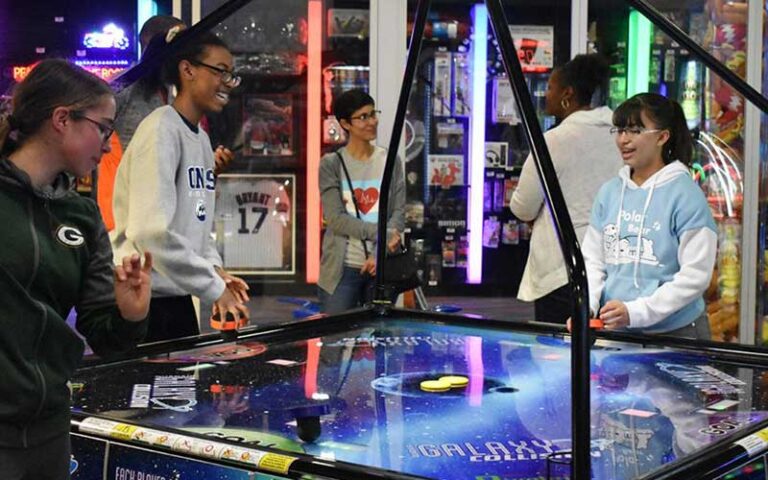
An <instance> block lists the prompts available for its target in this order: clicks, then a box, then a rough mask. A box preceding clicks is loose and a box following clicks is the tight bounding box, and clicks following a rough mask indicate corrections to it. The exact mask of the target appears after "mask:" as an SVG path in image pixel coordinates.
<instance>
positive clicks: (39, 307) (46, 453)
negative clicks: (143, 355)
mask: <svg viewBox="0 0 768 480" xmlns="http://www.w3.org/2000/svg"><path fill="white" fill-rule="evenodd" d="M114 116H115V100H114V97H113V95H112V93H111V91H110V89H109V86H108V85H107V84H106V83H105V82H103V81H102V80H100V79H98V78H97V77H95V76H93V75H91V74H90V73H88V72H86V71H85V70H83V69H81V68H79V67H76V66H74V65H72V64H70V63H68V62H66V61H64V60H53V59H49V60H43V61H42V62H40V63H39V64H38V65H37V66H36V67H35V68H34V69H33V70H32V71H31V72H30V74H29V76H28V77H27V78H26V79H25V80H24V81H23V82H21V83H20V84H19V85H18V86H17V87H16V90H15V92H14V96H13V100H12V110H11V114H10V115H9V116H6V117H3V118H0V224H2V225H3V229H4V231H3V235H2V236H0V305H2V307H3V308H2V312H0V371H2V372H3V373H2V381H0V472H2V473H0V476H2V478H3V479H4V480H27V479H29V480H32V479H34V480H46V479H51V480H61V479H67V478H69V461H70V443H69V426H70V413H69V408H70V391H69V388H68V385H67V382H68V380H69V378H70V376H71V375H72V374H73V373H74V371H75V369H76V368H77V366H78V363H79V362H80V360H81V358H82V355H83V350H84V345H83V342H82V340H80V339H79V338H78V336H77V335H76V333H75V332H73V331H72V330H71V329H70V328H69V326H68V325H67V324H66V321H65V318H66V316H67V314H68V312H69V311H70V310H71V309H72V308H73V307H75V308H76V311H77V322H76V327H77V330H78V331H79V332H80V333H81V334H83V336H84V337H85V338H86V340H87V341H88V343H89V345H90V346H91V348H92V349H93V350H94V351H95V352H96V353H97V354H99V355H107V354H109V353H111V352H122V351H125V350H127V349H130V348H132V347H133V346H134V345H135V344H136V342H137V341H139V340H140V339H141V338H142V337H143V335H144V333H145V331H146V324H147V322H146V317H147V312H148V310H149V297H150V287H151V285H150V283H151V280H150V278H151V277H150V271H151V268H152V257H151V255H150V254H146V256H145V261H144V264H143V266H142V262H141V259H140V257H139V255H133V256H131V257H126V258H123V260H122V264H121V265H119V266H117V267H115V268H114V270H113V267H112V249H111V248H110V245H109V239H108V238H107V233H106V230H105V228H104V224H103V222H102V220H101V217H100V215H99V211H98V208H97V206H96V204H95V203H94V202H93V201H92V200H90V199H86V198H83V197H81V196H80V195H78V194H77V193H76V192H74V191H73V190H72V188H71V180H70V176H69V175H74V176H77V177H79V176H83V175H85V174H87V173H89V172H90V171H91V170H93V169H94V168H95V167H96V165H97V163H98V161H99V159H100V158H101V156H102V154H103V153H104V152H106V151H108V150H109V137H110V135H111V133H112V125H113V122H114Z"/></svg>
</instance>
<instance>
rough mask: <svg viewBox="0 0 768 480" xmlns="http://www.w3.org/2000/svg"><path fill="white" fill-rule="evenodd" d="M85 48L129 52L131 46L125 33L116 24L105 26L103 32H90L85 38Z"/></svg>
mask: <svg viewBox="0 0 768 480" xmlns="http://www.w3.org/2000/svg"><path fill="white" fill-rule="evenodd" d="M83 45H85V48H98V49H116V50H127V49H128V47H129V46H130V42H129V41H128V37H126V36H125V31H124V30H123V29H122V28H119V27H118V26H117V25H115V24H114V23H108V24H106V25H104V28H102V29H101V32H89V33H86V34H85V36H84V37H83Z"/></svg>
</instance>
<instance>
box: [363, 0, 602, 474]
mask: <svg viewBox="0 0 768 480" xmlns="http://www.w3.org/2000/svg"><path fill="white" fill-rule="evenodd" d="M430 4H431V0H419V3H418V6H417V13H416V17H415V20H414V24H413V34H412V36H411V43H410V47H409V50H408V59H407V62H406V66H405V74H404V75H403V83H402V86H401V89H400V97H399V99H398V103H397V111H396V114H395V120H394V126H393V130H392V137H391V139H390V143H389V150H388V152H387V163H386V166H385V168H384V176H383V178H382V181H381V188H380V192H381V193H380V194H379V195H380V197H379V217H378V238H379V242H378V248H377V251H376V261H377V265H382V266H383V265H384V258H385V256H386V241H384V239H386V238H387V215H388V206H389V186H390V184H391V181H392V175H393V171H394V164H395V162H396V161H397V149H398V146H399V144H400V136H401V134H402V130H403V124H404V122H405V113H406V108H407V106H408V99H409V97H410V92H411V86H412V85H413V79H414V76H415V72H416V64H417V62H418V58H419V51H420V50H421V41H422V37H423V33H424V27H425V24H426V14H427V12H428V11H429V6H430ZM485 4H486V6H487V7H488V16H489V18H490V21H491V25H492V27H493V30H494V34H495V36H496V41H497V42H498V43H499V49H500V50H501V54H502V60H503V63H504V69H505V71H506V72H507V76H508V77H509V80H510V84H511V85H512V91H513V93H514V96H515V100H516V101H517V105H518V106H519V109H520V113H521V116H522V119H523V124H524V125H525V132H526V136H527V139H528V144H529V146H530V148H531V154H532V156H533V160H534V163H535V165H536V170H537V171H538V173H539V180H540V182H541V187H542V189H543V191H544V198H545V199H546V203H547V207H548V208H549V211H550V213H551V215H552V219H553V221H554V224H555V230H556V232H557V238H558V240H559V242H560V248H561V250H562V252H563V257H564V259H565V266H566V270H567V272H568V278H569V279H570V285H571V287H572V290H573V299H574V310H573V315H572V318H573V319H574V322H573V332H574V335H573V345H572V348H571V378H573V379H587V380H585V381H576V380H574V381H573V382H571V396H572V401H573V402H574V408H573V411H572V412H571V427H572V435H573V442H572V444H573V461H572V465H571V467H572V472H573V473H574V474H575V477H574V478H584V479H588V478H589V470H590V419H589V417H588V416H584V415H582V414H580V413H578V412H581V411H582V409H581V408H578V407H579V406H581V405H589V403H590V399H589V381H588V379H589V345H590V333H589V323H588V319H589V293H588V291H587V272H586V269H585V266H584V257H583V256H582V255H581V248H580V247H579V242H578V239H577V237H576V231H575V230H574V228H573V223H572V222H571V218H570V216H569V215H568V208H567V206H566V203H565V198H564V197H563V191H562V190H561V189H560V184H559V183H558V181H557V173H556V172H555V167H554V165H553V164H552V159H551V157H550V155H549V149H548V148H547V145H546V143H545V141H544V133H543V132H542V131H541V126H540V125H539V122H538V119H537V117H536V109H535V108H534V106H533V102H532V100H531V96H530V94H529V93H528V88H527V86H526V83H525V77H524V76H523V70H522V67H521V66H520V60H519V57H518V56H517V50H516V49H515V45H514V43H513V42H512V34H511V32H510V31H509V28H508V27H507V25H508V22H507V19H506V15H505V14H504V10H503V8H502V5H501V0H485ZM383 270H384V268H379V269H377V271H376V297H375V302H376V303H377V304H384V305H386V304H387V303H389V302H388V300H387V298H388V295H387V292H386V285H385V284H384V282H383V278H384V277H383Z"/></svg>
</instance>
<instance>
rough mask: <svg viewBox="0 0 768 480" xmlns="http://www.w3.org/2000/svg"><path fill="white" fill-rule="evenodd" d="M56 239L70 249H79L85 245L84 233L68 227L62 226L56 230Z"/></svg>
mask: <svg viewBox="0 0 768 480" xmlns="http://www.w3.org/2000/svg"><path fill="white" fill-rule="evenodd" d="M56 239H57V240H58V241H59V242H61V243H63V244H64V245H66V246H68V247H79V246H80V245H82V244H84V243H85V237H83V234H82V232H80V230H78V229H77V228H75V227H69V226H67V225H62V226H60V227H59V229H58V230H56Z"/></svg>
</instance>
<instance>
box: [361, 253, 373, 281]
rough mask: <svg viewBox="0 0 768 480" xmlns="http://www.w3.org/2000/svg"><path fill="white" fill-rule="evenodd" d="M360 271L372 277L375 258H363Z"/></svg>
mask: <svg viewBox="0 0 768 480" xmlns="http://www.w3.org/2000/svg"><path fill="white" fill-rule="evenodd" d="M360 273H362V274H365V273H367V274H368V275H370V276H372V277H373V276H374V275H376V259H375V258H374V257H373V256H370V257H368V258H366V259H365V263H364V264H363V267H362V268H361V269H360Z"/></svg>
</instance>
